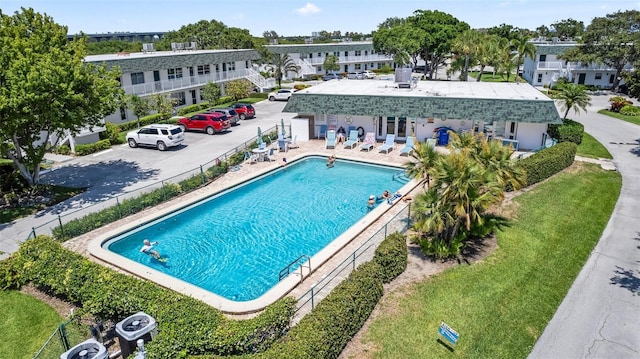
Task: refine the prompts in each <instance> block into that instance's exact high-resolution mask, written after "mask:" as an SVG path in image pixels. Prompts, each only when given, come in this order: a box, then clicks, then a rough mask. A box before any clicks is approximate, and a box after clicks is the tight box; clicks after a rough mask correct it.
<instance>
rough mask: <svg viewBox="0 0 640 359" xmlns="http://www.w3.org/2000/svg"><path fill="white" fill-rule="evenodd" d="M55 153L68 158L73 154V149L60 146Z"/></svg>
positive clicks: (55, 149)
mask: <svg viewBox="0 0 640 359" xmlns="http://www.w3.org/2000/svg"><path fill="white" fill-rule="evenodd" d="M53 153H55V154H58V155H65V156H67V155H69V154H71V148H70V147H69V145H60V146H57V147H55V148H54V149H53Z"/></svg>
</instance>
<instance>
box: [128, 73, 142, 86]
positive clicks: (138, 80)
mask: <svg viewBox="0 0 640 359" xmlns="http://www.w3.org/2000/svg"><path fill="white" fill-rule="evenodd" d="M143 83H144V72H132V73H131V84H132V85H138V84H143Z"/></svg>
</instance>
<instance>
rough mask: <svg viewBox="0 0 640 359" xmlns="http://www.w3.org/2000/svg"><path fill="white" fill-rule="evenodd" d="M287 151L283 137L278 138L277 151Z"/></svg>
mask: <svg viewBox="0 0 640 359" xmlns="http://www.w3.org/2000/svg"><path fill="white" fill-rule="evenodd" d="M288 150H289V149H288V148H287V140H285V139H284V137H279V138H278V151H280V152H287V151H288Z"/></svg>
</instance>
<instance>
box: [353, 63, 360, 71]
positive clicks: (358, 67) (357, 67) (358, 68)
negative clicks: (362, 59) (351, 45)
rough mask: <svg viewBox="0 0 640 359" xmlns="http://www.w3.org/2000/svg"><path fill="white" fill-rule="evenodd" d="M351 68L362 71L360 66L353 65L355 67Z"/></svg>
mask: <svg viewBox="0 0 640 359" xmlns="http://www.w3.org/2000/svg"><path fill="white" fill-rule="evenodd" d="M353 67H354V68H355V69H356V70H362V64H355V65H353Z"/></svg>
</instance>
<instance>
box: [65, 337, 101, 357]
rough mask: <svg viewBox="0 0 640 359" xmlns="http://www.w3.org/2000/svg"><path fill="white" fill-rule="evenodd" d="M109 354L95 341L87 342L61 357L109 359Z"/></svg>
mask: <svg viewBox="0 0 640 359" xmlns="http://www.w3.org/2000/svg"><path fill="white" fill-rule="evenodd" d="M108 357H109V353H108V352H107V348H105V346H104V345H102V344H100V343H98V341H96V340H95V339H89V340H85V341H84V342H82V343H80V344H78V345H76V346H75V347H73V348H71V349H69V350H67V351H66V352H64V353H62V355H60V359H107V358H108Z"/></svg>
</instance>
